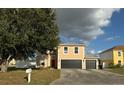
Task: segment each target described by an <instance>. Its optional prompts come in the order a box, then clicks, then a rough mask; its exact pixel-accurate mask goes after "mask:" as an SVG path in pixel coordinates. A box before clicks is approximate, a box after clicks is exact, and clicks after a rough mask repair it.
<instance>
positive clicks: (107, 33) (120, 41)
mask: <svg viewBox="0 0 124 93" xmlns="http://www.w3.org/2000/svg"><path fill="white" fill-rule="evenodd" d="M103 30H104V35H101V36H98V37H97V39H95V40H92V41H91V42H90V44H89V47H90V48H92V49H95V51H101V50H105V49H108V48H111V47H113V46H116V45H124V9H121V10H120V11H119V12H115V13H113V15H112V17H111V23H110V24H109V25H108V26H107V27H104V28H103ZM108 38H109V39H108Z"/></svg>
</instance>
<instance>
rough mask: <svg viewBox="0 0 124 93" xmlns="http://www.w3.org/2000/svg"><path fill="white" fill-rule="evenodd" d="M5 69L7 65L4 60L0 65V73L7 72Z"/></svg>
mask: <svg viewBox="0 0 124 93" xmlns="http://www.w3.org/2000/svg"><path fill="white" fill-rule="evenodd" d="M7 69H8V64H7V61H6V60H4V62H2V65H1V72H7Z"/></svg>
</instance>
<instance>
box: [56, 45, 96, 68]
mask: <svg viewBox="0 0 124 93" xmlns="http://www.w3.org/2000/svg"><path fill="white" fill-rule="evenodd" d="M57 52H58V55H57V56H58V57H57V68H58V69H61V68H78V69H98V59H97V58H95V57H94V58H91V57H85V46H84V45H83V44H60V45H59V46H58V50H57Z"/></svg>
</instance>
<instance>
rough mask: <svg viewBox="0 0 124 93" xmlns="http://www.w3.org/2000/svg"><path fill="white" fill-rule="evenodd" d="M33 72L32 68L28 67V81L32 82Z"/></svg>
mask: <svg viewBox="0 0 124 93" xmlns="http://www.w3.org/2000/svg"><path fill="white" fill-rule="evenodd" d="M31 72H32V69H31V68H29V69H26V73H27V74H28V83H30V82H31Z"/></svg>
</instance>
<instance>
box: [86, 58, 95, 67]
mask: <svg viewBox="0 0 124 93" xmlns="http://www.w3.org/2000/svg"><path fill="white" fill-rule="evenodd" d="M86 69H96V60H86Z"/></svg>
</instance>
